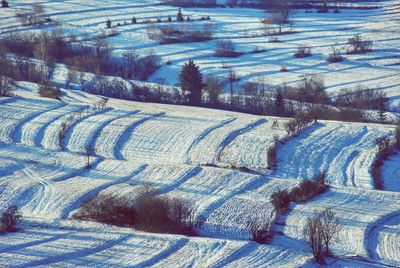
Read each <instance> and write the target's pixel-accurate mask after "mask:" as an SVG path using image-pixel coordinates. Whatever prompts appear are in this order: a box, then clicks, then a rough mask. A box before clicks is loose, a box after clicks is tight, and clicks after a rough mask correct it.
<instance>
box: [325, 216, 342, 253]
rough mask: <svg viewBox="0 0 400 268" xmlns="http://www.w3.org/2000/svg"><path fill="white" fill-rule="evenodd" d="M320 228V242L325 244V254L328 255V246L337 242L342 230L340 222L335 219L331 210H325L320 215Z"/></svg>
mask: <svg viewBox="0 0 400 268" xmlns="http://www.w3.org/2000/svg"><path fill="white" fill-rule="evenodd" d="M320 219H321V228H322V240H323V241H324V244H325V254H326V255H329V254H330V250H329V245H330V244H331V243H332V242H335V241H337V240H338V239H339V238H338V234H339V233H340V231H341V230H342V225H340V221H339V219H338V218H336V217H335V213H334V212H333V211H332V210H331V209H327V210H325V211H323V212H322V213H321V214H320Z"/></svg>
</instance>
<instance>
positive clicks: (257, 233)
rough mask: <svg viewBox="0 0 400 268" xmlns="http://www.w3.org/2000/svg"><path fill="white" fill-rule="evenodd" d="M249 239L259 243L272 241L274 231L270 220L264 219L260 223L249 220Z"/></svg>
mask: <svg viewBox="0 0 400 268" xmlns="http://www.w3.org/2000/svg"><path fill="white" fill-rule="evenodd" d="M247 228H248V229H249V230H250V234H251V239H252V240H253V241H255V242H257V243H260V244H268V243H270V242H271V241H272V238H273V236H274V231H273V229H272V224H271V221H270V220H267V219H265V220H264V221H263V222H262V223H260V222H258V221H256V220H250V221H249V222H248V224H247Z"/></svg>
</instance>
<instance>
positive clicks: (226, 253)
mask: <svg viewBox="0 0 400 268" xmlns="http://www.w3.org/2000/svg"><path fill="white" fill-rule="evenodd" d="M0 101H1V109H0V111H1V113H0V116H1V117H2V122H4V126H5V127H4V128H2V131H1V136H0V141H1V144H0V174H1V176H2V179H1V181H0V204H1V206H2V207H3V208H4V207H6V206H7V205H9V204H17V205H18V206H19V207H20V208H21V211H22V212H23V215H24V217H26V219H27V220H26V221H25V222H24V223H23V224H24V225H25V227H24V229H23V231H21V233H16V234H9V235H6V236H5V237H0V245H1V243H2V242H1V241H2V240H3V241H4V246H3V247H4V249H0V259H1V261H2V262H4V263H6V262H7V261H8V260H10V259H12V258H15V259H18V262H13V266H17V267H18V265H20V266H27V265H28V266H32V265H50V266H61V267H65V266H75V265H82V264H83V265H87V266H92V265H94V266H100V263H101V264H102V265H107V264H109V265H111V266H113V265H115V266H118V265H119V264H122V263H123V264H124V265H138V266H153V265H154V266H159V267H165V266H167V267H173V266H174V265H176V264H177V263H179V265H178V266H204V265H206V266H207V267H208V266H210V267H222V266H237V265H239V266H241V265H246V264H247V265H250V266H265V267H269V265H276V266H300V265H303V264H306V263H307V264H309V261H310V252H308V250H307V248H306V246H305V245H304V242H302V228H303V226H304V224H305V220H306V218H307V217H308V216H310V215H312V214H313V213H315V211H319V210H322V209H323V208H332V209H333V211H334V212H335V213H336V214H337V215H338V217H339V218H340V220H341V224H342V225H343V232H342V233H341V238H342V239H341V240H340V242H338V243H337V244H336V245H335V246H334V248H333V250H334V252H337V253H338V254H341V255H346V256H361V257H363V258H366V259H368V260H371V261H374V262H375V263H376V264H378V263H380V264H388V265H397V264H399V261H400V256H399V254H398V253H399V250H398V244H399V239H400V232H399V228H398V227H399V220H398V219H399V214H398V211H400V194H399V193H397V192H383V191H376V190H371V189H372V188H373V187H372V179H371V177H370V175H369V172H368V170H369V165H370V164H371V161H372V160H373V158H374V154H375V150H376V148H375V144H374V141H375V139H376V137H380V136H384V135H388V134H389V132H390V131H391V130H392V129H393V127H392V126H387V127H382V126H377V125H361V124H345V123H335V122H320V123H317V124H314V125H312V126H311V127H309V128H308V129H306V130H305V131H303V132H302V133H301V135H300V136H298V137H293V138H290V139H289V140H288V141H287V142H286V143H285V144H283V145H280V147H279V168H278V170H276V171H274V172H271V171H268V170H267V169H266V166H265V163H263V161H266V150H267V149H268V147H269V146H271V145H272V143H273V142H274V141H273V136H274V135H280V136H284V135H285V131H284V130H283V129H282V127H279V128H278V129H272V128H271V126H272V123H271V122H273V121H274V120H276V119H275V118H268V117H267V118H264V117H253V116H247V115H240V114H237V113H226V112H224V113H221V115H217V116H210V115H211V114H212V113H214V111H212V110H207V109H203V111H202V113H199V114H201V116H200V115H197V116H193V115H191V114H190V113H188V114H187V115H185V114H183V113H182V112H181V111H180V110H177V111H175V112H174V111H171V110H170V109H168V107H169V106H165V111H164V112H160V110H162V107H163V106H159V107H157V110H158V111H157V112H156V113H149V111H148V110H146V109H142V108H143V106H141V105H138V104H135V103H131V105H132V106H131V107H128V110H121V109H113V108H112V107H109V108H106V109H104V110H98V109H97V110H95V109H93V108H88V106H87V104H85V103H82V104H73V105H72V104H68V103H62V102H59V101H48V100H35V99H24V98H3V99H1V100H0ZM135 106H137V107H135ZM138 108H140V109H138ZM187 109H193V108H187ZM82 110H84V111H85V112H83V113H82V115H81V116H80V117H74V118H75V119H74V120H75V121H73V122H72V123H71V124H70V125H69V128H68V130H67V132H66V133H67V135H66V136H65V138H64V139H63V140H62V143H63V145H64V146H63V149H61V148H60V147H59V142H58V141H57V139H58V138H57V137H58V132H59V129H60V124H61V122H63V121H65V120H67V117H68V116H69V115H71V114H73V113H74V112H76V111H82ZM16 111H18V112H16ZM278 120H279V124H280V125H281V126H283V124H284V122H285V119H278ZM48 141H51V142H48ZM255 141H257V143H256V144H258V146H255ZM89 145H90V146H93V147H94V149H95V155H93V156H91V157H90V162H91V168H90V169H86V168H85V166H86V155H85V154H84V148H85V147H86V146H89ZM170 156H173V157H170ZM318 159H320V161H317V160H318ZM205 164H208V165H205ZM387 165H388V166H389V167H392V166H393V165H394V166H397V165H396V164H394V163H393V162H389V161H388V162H387ZM237 166H241V167H246V168H248V170H253V171H252V172H241V171H239V170H235V167H237ZM305 167H307V168H305ZM320 170H326V171H327V173H328V179H329V182H330V183H331V185H332V187H331V190H329V192H327V193H325V194H323V195H321V196H319V197H318V198H315V199H313V200H311V201H309V202H307V203H305V204H302V205H296V206H293V207H292V208H291V210H290V212H289V214H288V215H287V216H284V217H283V219H278V222H281V221H283V220H284V221H285V222H286V224H285V225H284V226H276V230H277V235H276V237H275V239H274V243H273V245H272V246H268V245H264V246H262V245H258V244H256V243H254V242H250V232H249V225H248V223H249V221H250V220H255V221H258V222H260V221H263V220H265V219H272V218H273V217H274V211H273V207H272V205H271V204H270V202H269V200H270V196H271V195H272V194H273V193H274V192H276V191H277V190H279V189H290V188H292V187H294V186H295V185H297V183H298V181H299V179H304V178H309V177H312V176H313V175H314V174H316V173H317V172H319V171H320ZM361 175H365V176H364V177H363V176H361ZM142 185H152V186H153V187H154V188H155V189H156V193H157V194H159V195H164V194H169V195H172V196H179V197H183V198H186V199H188V200H190V201H192V202H193V205H194V207H195V216H196V219H197V222H198V226H199V227H198V228H199V230H198V231H199V233H200V234H201V235H202V236H206V237H210V238H202V237H200V238H186V237H180V236H165V238H164V236H162V237H163V238H160V239H158V238H159V236H157V237H158V238H157V239H158V240H154V238H152V235H151V234H139V233H136V232H132V231H130V230H126V229H119V228H113V227H105V226H103V225H102V226H101V227H96V226H97V225H96V224H92V223H84V222H75V221H72V220H70V216H71V215H73V214H74V213H75V212H76V211H77V210H78V209H79V207H80V205H81V202H82V201H83V200H85V199H87V198H89V197H91V196H94V195H96V194H97V193H110V194H113V195H121V196H125V197H128V199H130V200H134V199H135V197H136V196H137V193H138V191H137V190H138V188H139V187H140V186H142ZM42 225H43V226H42ZM65 225H66V226H67V227H66V226H65ZM92 225H93V226H95V227H93V226H92ZM93 228H94V229H93ZM98 228H100V229H101V232H100V233H99V234H98V236H97V237H96V239H93V237H94V234H95V233H96V234H97V233H98V231H94V230H98ZM108 229H110V231H108ZM106 230H107V231H106ZM103 235H104V238H103ZM212 237H213V238H215V239H211V238H212ZM4 239H6V240H4ZM164 239H165V241H164ZM227 239H229V240H227ZM5 241H14V242H12V243H11V244H10V243H6V242H5ZM67 241H68V242H67ZM66 242H67V243H66ZM14 243H15V244H14ZM138 245H140V246H138ZM291 245H292V246H291ZM299 245H300V249H301V250H298V247H299ZM283 248H284V249H283ZM47 249H52V250H50V251H48V250H47ZM114 251H118V252H119V253H118V254H120V255H115V256H113V257H112V258H108V257H107V256H109V255H110V254H112V255H113V254H114V253H112V252H114ZM41 252H42V253H41ZM44 252H46V253H44ZM135 254H138V255H135ZM141 254H145V255H146V256H147V257H146V258H147V259H146V258H144V257H140V258H139V257H137V256H139V255H141ZM20 255H23V256H24V257H20ZM135 256H136V257H135ZM181 259H185V260H184V261H182V263H181V262H180V261H179V260H181ZM330 261H331V262H332V264H338V263H341V265H344V266H355V265H356V266H362V265H366V263H364V262H362V261H361V259H358V260H355V259H342V260H337V259H333V260H330Z"/></svg>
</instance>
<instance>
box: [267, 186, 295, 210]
mask: <svg viewBox="0 0 400 268" xmlns="http://www.w3.org/2000/svg"><path fill="white" fill-rule="evenodd" d="M291 201H292V200H291V196H290V193H289V192H288V191H287V190H280V191H278V192H276V193H274V194H273V195H272V196H271V204H272V205H273V206H274V209H275V212H276V214H284V213H286V212H287V211H288V209H289V205H290V202H291Z"/></svg>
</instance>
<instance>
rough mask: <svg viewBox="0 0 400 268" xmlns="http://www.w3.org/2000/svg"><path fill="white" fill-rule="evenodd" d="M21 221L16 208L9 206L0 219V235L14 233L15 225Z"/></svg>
mask: <svg viewBox="0 0 400 268" xmlns="http://www.w3.org/2000/svg"><path fill="white" fill-rule="evenodd" d="M20 219H21V214H20V213H19V211H18V208H17V206H15V205H14V206H10V207H9V208H7V209H6V210H5V211H4V212H3V214H2V215H1V219H0V233H6V232H15V231H17V230H18V228H17V224H18V221H19V220H20Z"/></svg>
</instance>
